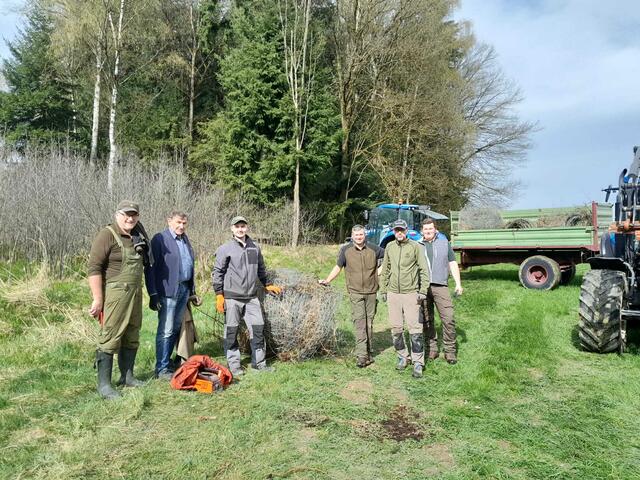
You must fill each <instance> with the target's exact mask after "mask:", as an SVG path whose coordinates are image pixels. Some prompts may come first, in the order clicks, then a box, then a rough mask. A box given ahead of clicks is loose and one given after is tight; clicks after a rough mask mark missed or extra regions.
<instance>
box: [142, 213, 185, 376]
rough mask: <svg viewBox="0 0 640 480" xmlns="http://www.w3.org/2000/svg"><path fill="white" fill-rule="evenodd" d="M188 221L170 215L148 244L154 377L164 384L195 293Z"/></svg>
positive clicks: (148, 280)
mask: <svg viewBox="0 0 640 480" xmlns="http://www.w3.org/2000/svg"><path fill="white" fill-rule="evenodd" d="M187 221H188V218H187V214H186V213H184V212H180V211H173V212H171V215H169V217H168V218H167V223H168V225H169V226H168V227H167V228H166V229H165V230H163V231H162V232H160V233H156V234H155V235H154V236H153V239H152V240H151V245H152V247H151V249H152V251H153V257H154V264H153V268H152V269H151V272H150V275H149V277H148V278H147V289H148V291H149V297H150V299H149V308H151V310H156V311H158V331H157V333H156V368H155V374H156V376H157V377H158V378H162V379H167V380H168V379H170V378H171V377H172V376H173V368H172V366H171V353H172V352H173V349H174V347H175V345H176V341H177V339H178V336H179V335H180V327H181V325H182V316H183V314H184V311H185V308H186V306H187V301H188V299H189V297H190V296H191V295H195V289H196V288H195V282H194V268H193V267H194V258H195V256H194V253H193V248H192V247H191V243H190V242H189V238H188V237H187V234H186V233H185V229H186V227H187ZM149 284H150V285H149Z"/></svg>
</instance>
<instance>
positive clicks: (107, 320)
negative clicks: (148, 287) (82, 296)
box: [98, 238, 143, 354]
mask: <svg viewBox="0 0 640 480" xmlns="http://www.w3.org/2000/svg"><path fill="white" fill-rule="evenodd" d="M117 240H120V239H119V238H118V239H117ZM120 243H121V242H120ZM121 248H122V270H121V272H120V273H119V274H118V275H116V276H115V277H113V278H110V279H109V280H108V281H107V282H106V285H105V288H104V321H103V323H102V326H101V328H100V334H99V335H98V350H100V351H102V352H105V353H111V354H114V353H117V352H118V351H119V350H120V347H123V348H127V349H131V350H135V349H137V348H138V345H139V339H140V327H141V325H142V273H143V263H142V256H141V255H139V254H138V253H136V252H135V250H134V249H133V247H129V248H126V247H124V246H121Z"/></svg>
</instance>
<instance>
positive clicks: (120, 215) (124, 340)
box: [88, 200, 152, 399]
mask: <svg viewBox="0 0 640 480" xmlns="http://www.w3.org/2000/svg"><path fill="white" fill-rule="evenodd" d="M114 220H115V221H114V222H113V223H111V224H110V225H107V226H106V227H104V228H103V229H102V230H100V231H99V232H98V234H97V235H96V237H95V239H94V241H93V243H92V244H91V252H90V254H89V267H88V277H89V278H88V279H89V287H90V289H91V296H92V298H93V301H92V303H91V307H90V309H89V313H90V314H91V315H92V316H93V317H96V318H97V319H98V320H99V321H100V334H99V335H98V346H97V349H96V367H97V369H98V393H99V394H100V395H101V396H102V397H103V398H106V399H114V398H117V397H119V396H120V393H119V392H118V391H117V390H115V389H114V388H113V387H112V385H111V370H112V368H113V356H114V355H115V354H117V355H118V366H119V367H120V374H121V375H120V380H119V381H118V385H123V386H125V387H138V386H140V385H142V382H140V381H139V380H137V379H136V378H135V377H134V376H133V365H134V363H135V359H136V353H137V351H138V345H139V338H140V326H141V325H142V276H143V271H145V270H147V267H148V266H150V263H151V262H152V260H151V256H150V255H149V249H150V247H149V239H148V238H147V235H146V232H145V231H144V228H143V227H142V225H141V224H140V223H139V220H140V208H139V206H138V204H137V203H135V202H132V201H130V200H123V201H122V202H120V203H119V204H118V207H117V209H116V212H115V219H114Z"/></svg>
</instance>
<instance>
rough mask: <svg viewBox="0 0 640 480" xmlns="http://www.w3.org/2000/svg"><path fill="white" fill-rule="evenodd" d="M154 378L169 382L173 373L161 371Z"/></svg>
mask: <svg viewBox="0 0 640 480" xmlns="http://www.w3.org/2000/svg"><path fill="white" fill-rule="evenodd" d="M156 378H157V379H158V380H166V381H167V382H170V381H171V379H172V378H173V372H172V371H171V370H166V369H165V370H162V371H161V372H158V373H156Z"/></svg>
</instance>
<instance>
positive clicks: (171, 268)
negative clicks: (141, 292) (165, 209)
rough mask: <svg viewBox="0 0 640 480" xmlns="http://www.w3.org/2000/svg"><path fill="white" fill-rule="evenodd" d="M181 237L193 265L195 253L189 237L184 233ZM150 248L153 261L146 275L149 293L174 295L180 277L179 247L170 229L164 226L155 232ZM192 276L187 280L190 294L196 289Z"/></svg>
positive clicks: (176, 292)
mask: <svg viewBox="0 0 640 480" xmlns="http://www.w3.org/2000/svg"><path fill="white" fill-rule="evenodd" d="M182 237H183V238H184V241H185V243H186V244H187V249H188V250H189V253H190V254H191V259H192V260H194V265H195V255H194V253H193V248H192V247H191V242H189V237H187V235H186V234H183V235H182ZM151 250H152V251H153V258H154V263H153V267H151V269H150V275H148V276H147V291H148V292H149V295H153V294H154V293H157V294H158V295H160V296H161V297H175V296H176V295H177V294H178V279H179V278H180V249H179V248H178V244H177V243H176V240H175V239H174V238H173V235H171V230H169V229H168V228H165V229H164V230H163V231H162V232H160V233H156V234H155V235H154V236H153V238H152V239H151ZM193 277H194V276H193V275H192V276H191V280H189V292H190V294H191V295H194V294H195V291H196V286H195V282H194V279H193ZM149 284H151V285H149Z"/></svg>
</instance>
